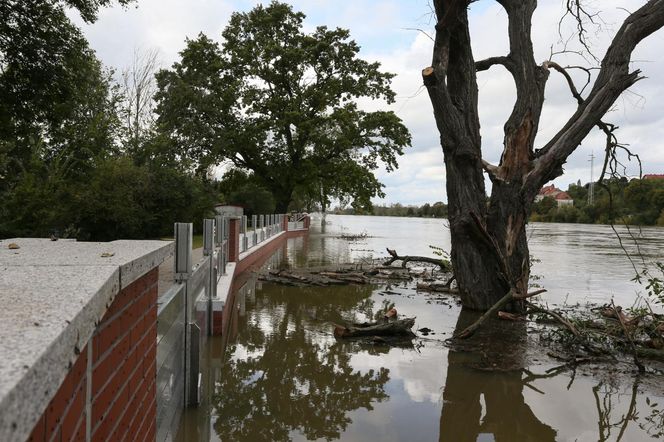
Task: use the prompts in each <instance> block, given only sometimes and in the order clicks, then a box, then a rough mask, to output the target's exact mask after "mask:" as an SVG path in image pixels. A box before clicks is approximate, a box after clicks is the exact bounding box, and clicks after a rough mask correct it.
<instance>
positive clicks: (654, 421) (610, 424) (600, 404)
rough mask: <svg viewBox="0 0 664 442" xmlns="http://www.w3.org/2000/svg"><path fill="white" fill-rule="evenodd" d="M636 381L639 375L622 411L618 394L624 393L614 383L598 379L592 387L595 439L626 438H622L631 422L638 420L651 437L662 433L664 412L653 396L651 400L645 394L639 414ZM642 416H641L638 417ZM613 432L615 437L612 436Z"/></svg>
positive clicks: (654, 437) (637, 382)
mask: <svg viewBox="0 0 664 442" xmlns="http://www.w3.org/2000/svg"><path fill="white" fill-rule="evenodd" d="M639 381H640V378H639V377H638V376H637V377H636V378H635V379H634V382H633V383H632V389H631V394H630V396H629V398H630V399H629V405H628V406H627V411H626V412H624V413H622V412H621V411H620V409H619V408H618V407H617V405H618V404H619V403H620V400H621V396H624V394H622V393H621V391H620V389H619V388H618V387H617V386H615V385H611V383H607V382H600V383H599V384H597V385H596V386H594V387H593V389H592V390H593V396H594V398H595V406H596V407H597V417H598V420H597V427H598V428H597V429H598V433H599V434H598V441H600V442H604V441H608V440H615V441H616V442H618V441H621V440H626V439H624V438H625V435H626V431H627V429H628V427H629V424H630V423H631V422H637V423H638V426H639V428H640V429H641V430H643V431H644V432H645V433H646V434H647V435H648V436H650V437H652V438H653V439H660V438H662V437H664V413H663V411H662V409H661V408H662V407H661V406H660V405H659V404H658V403H657V402H656V399H655V400H651V399H650V397H646V399H645V406H644V407H642V408H643V410H642V411H644V412H645V413H643V416H640V414H641V413H640V411H641V410H639V406H638V403H637V397H638V392H639ZM614 399H617V403H614ZM641 417H642V419H640V418H641ZM612 432H613V433H614V434H615V435H616V436H615V439H613V438H612V434H611V433H612Z"/></svg>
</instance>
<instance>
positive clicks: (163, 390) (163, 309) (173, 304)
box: [156, 215, 286, 441]
mask: <svg viewBox="0 0 664 442" xmlns="http://www.w3.org/2000/svg"><path fill="white" fill-rule="evenodd" d="M285 216H286V215H260V216H256V215H254V216H252V217H251V230H249V228H248V227H249V226H248V219H247V217H246V216H243V217H242V218H241V219H240V220H239V221H240V222H239V232H238V233H239V238H236V239H238V240H239V242H238V246H239V251H240V252H244V251H246V250H248V249H250V248H252V247H254V246H256V245H257V244H259V243H261V242H263V241H265V240H267V239H269V238H270V237H272V236H273V235H275V234H277V233H279V232H281V231H283V226H284V221H285ZM229 232H230V218H228V217H226V216H221V215H219V216H217V217H215V218H214V219H205V220H203V258H202V259H201V260H200V261H199V262H198V263H195V264H194V263H193V258H192V253H193V250H192V244H193V225H192V224H191V223H175V253H174V279H175V283H174V284H173V286H172V287H171V288H170V289H169V290H168V291H167V292H166V293H164V294H163V295H162V296H161V297H160V298H159V301H158V304H159V305H158V310H157V438H156V439H157V440H158V441H164V440H172V439H174V438H175V437H176V435H177V433H178V431H179V427H180V424H181V422H182V421H183V420H182V417H183V415H184V414H185V410H186V408H187V407H191V406H198V405H205V403H203V401H206V400H207V397H208V395H207V394H201V389H202V388H211V386H210V384H211V383H212V382H209V381H207V380H205V379H202V377H201V372H202V371H203V370H201V367H202V364H205V363H209V361H208V358H209V357H208V355H206V354H204V352H205V349H207V348H208V346H207V345H206V344H207V340H208V339H209V337H210V336H211V334H212V312H213V309H212V300H213V299H215V298H217V293H216V291H217V284H218V282H219V279H220V278H221V276H222V275H225V274H226V264H227V263H228V257H229V244H230V240H229ZM199 428H203V430H201V431H202V432H205V433H209V431H210V427H209V425H207V426H206V425H203V426H201V427H199ZM198 436H199V438H201V439H205V440H207V439H209V434H199V435H198Z"/></svg>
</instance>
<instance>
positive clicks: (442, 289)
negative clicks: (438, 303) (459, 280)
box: [417, 282, 459, 295]
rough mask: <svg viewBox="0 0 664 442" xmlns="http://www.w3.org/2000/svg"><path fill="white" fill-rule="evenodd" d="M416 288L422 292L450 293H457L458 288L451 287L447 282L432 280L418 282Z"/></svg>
mask: <svg viewBox="0 0 664 442" xmlns="http://www.w3.org/2000/svg"><path fill="white" fill-rule="evenodd" d="M417 290H421V291H424V292H436V293H449V294H451V295H458V294H459V290H457V289H453V288H451V287H450V285H449V284H448V283H440V282H432V283H426V282H418V283H417Z"/></svg>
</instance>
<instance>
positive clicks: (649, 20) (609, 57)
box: [527, 0, 664, 192]
mask: <svg viewBox="0 0 664 442" xmlns="http://www.w3.org/2000/svg"><path fill="white" fill-rule="evenodd" d="M662 26H664V0H650V1H649V2H648V3H646V4H645V5H644V6H642V7H641V8H639V9H638V10H637V11H636V12H635V13H633V14H632V15H630V16H629V17H628V18H627V19H626V20H625V22H624V23H623V24H622V26H621V27H620V29H619V31H618V32H617V33H616V35H615V37H614V39H613V41H612V43H611V45H610V46H609V49H608V50H607V53H606V55H605V56H604V59H603V60H602V67H601V69H600V71H599V74H598V76H597V80H596V81H595V84H594V86H593V88H592V90H591V92H590V94H589V95H588V97H587V98H586V100H585V101H583V102H582V103H581V104H580V105H579V107H578V109H577V111H576V112H575V113H574V115H572V117H571V118H570V119H569V120H568V122H567V123H566V124H565V126H564V127H563V128H562V129H561V130H560V131H559V132H558V133H557V134H556V135H555V136H554V137H553V138H552V139H551V140H550V141H549V142H548V143H547V145H546V146H545V147H544V148H543V149H542V150H541V151H540V156H539V158H537V159H535V160H534V162H533V163H534V164H533V166H534V167H533V170H532V171H531V173H530V174H529V176H528V178H527V184H528V186H529V188H530V189H531V190H532V191H533V192H534V191H536V190H537V189H539V188H540V187H541V186H542V185H543V184H544V183H546V182H547V181H549V180H551V179H553V178H555V176H558V175H560V174H562V165H563V164H564V162H565V161H566V160H567V157H568V156H569V155H570V154H571V153H572V152H573V151H574V150H575V149H576V148H577V147H578V146H579V144H580V143H581V141H583V139H584V138H585V137H586V136H587V135H588V133H589V132H590V130H591V129H592V128H593V126H595V125H597V124H598V122H601V118H602V116H603V115H604V114H606V112H607V111H608V110H609V109H610V108H611V106H613V104H614V103H615V101H616V100H617V99H618V97H619V96H620V94H622V92H624V91H625V90H626V89H627V88H629V87H630V86H632V85H633V84H634V83H636V82H637V81H638V80H640V79H641V77H640V76H639V74H640V71H638V70H636V71H633V72H629V62H630V58H631V55H632V52H633V51H634V48H635V47H636V45H637V44H638V43H640V42H641V41H642V40H643V39H644V38H646V37H647V36H649V35H651V34H652V33H653V32H655V31H657V30H658V29H660V28H661V27H662ZM552 171H553V172H552ZM533 189H534V190H533Z"/></svg>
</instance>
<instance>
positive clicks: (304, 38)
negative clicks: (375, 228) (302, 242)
mask: <svg viewBox="0 0 664 442" xmlns="http://www.w3.org/2000/svg"><path fill="white" fill-rule="evenodd" d="M304 18H305V16H304V14H302V13H299V12H294V11H293V10H292V8H291V7H290V6H288V5H286V4H283V3H278V2H272V3H270V5H268V6H262V5H259V6H257V7H256V8H254V9H253V10H251V11H250V12H247V13H235V14H233V15H232V17H231V20H230V23H229V24H228V26H227V27H226V29H225V30H224V31H223V33H222V37H223V43H222V46H221V47H220V46H219V45H218V44H217V43H215V42H213V41H212V40H210V39H209V38H208V37H206V36H205V35H202V34H201V35H199V37H198V38H196V39H195V40H190V41H188V42H187V47H186V48H185V49H184V50H183V51H182V53H181V60H180V61H179V62H177V63H175V64H174V65H173V67H172V69H171V70H164V71H161V72H160V73H159V74H158V75H157V84H158V92H157V94H156V98H157V108H156V110H157V113H158V116H159V117H158V123H159V125H160V128H161V129H162V130H164V131H166V133H168V134H170V136H171V137H172V138H174V139H176V140H177V142H178V145H180V146H181V147H182V152H181V154H182V155H183V156H188V157H190V158H193V159H194V161H195V166H196V167H197V168H198V171H199V172H203V171H205V170H206V169H207V168H208V167H209V166H210V165H212V164H215V163H218V162H220V161H222V160H230V161H231V162H233V164H234V165H235V166H236V167H239V168H242V169H244V170H248V171H252V172H253V173H254V174H255V176H256V178H257V179H260V180H261V184H262V185H263V187H265V188H267V189H269V190H270V191H271V192H272V194H273V195H274V197H275V200H276V205H277V207H276V209H277V211H280V212H283V211H286V210H287V209H288V205H289V203H290V202H291V200H292V197H293V194H294V192H295V191H296V190H298V189H299V192H300V193H305V192H306V191H309V193H312V192H320V191H321V190H322V191H323V192H324V193H325V194H324V195H323V199H324V200H326V199H327V198H328V197H329V196H335V197H337V198H349V199H351V200H353V201H354V202H355V203H356V204H359V205H364V206H366V205H369V204H370V198H371V197H373V196H382V195H383V194H382V191H381V188H382V185H381V184H380V183H379V182H378V181H377V180H376V179H375V177H374V175H373V171H374V170H375V169H377V168H378V167H379V163H382V164H383V165H384V166H385V167H386V169H387V170H388V171H389V170H393V169H394V168H396V167H397V157H398V156H399V155H401V154H402V153H403V148H404V147H406V146H408V145H409V144H410V134H409V133H408V130H407V129H406V128H405V126H404V125H403V124H402V123H401V120H400V119H399V118H398V117H397V116H396V115H395V114H394V113H393V112H388V111H375V112H366V111H363V110H361V109H359V108H358V106H357V104H356V103H355V100H356V99H358V98H371V99H383V100H385V101H387V102H388V103H390V102H392V101H393V100H394V92H393V91H392V90H391V88H390V80H391V79H392V77H393V75H392V74H389V73H384V72H381V71H380V69H379V67H380V66H379V64H378V63H368V62H366V61H364V60H362V59H360V58H358V57H357V54H358V52H359V46H358V45H357V44H356V43H355V42H354V41H352V40H349V33H348V31H346V30H344V29H338V28H337V29H328V28H327V27H324V26H321V27H318V28H316V29H315V30H314V31H313V32H311V33H305V32H303V31H302V26H303V20H304ZM310 186H314V187H315V189H313V190H311V189H309V187H310Z"/></svg>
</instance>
